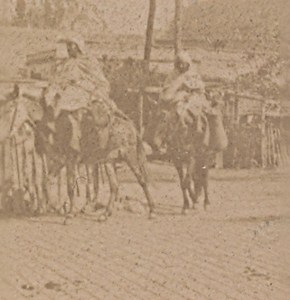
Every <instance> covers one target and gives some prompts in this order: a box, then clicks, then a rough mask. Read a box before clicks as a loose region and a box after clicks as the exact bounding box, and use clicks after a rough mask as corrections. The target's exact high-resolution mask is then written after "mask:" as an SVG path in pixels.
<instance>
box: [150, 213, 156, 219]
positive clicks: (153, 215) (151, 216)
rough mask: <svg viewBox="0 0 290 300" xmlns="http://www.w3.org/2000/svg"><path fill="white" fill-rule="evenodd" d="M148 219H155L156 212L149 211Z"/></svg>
mask: <svg viewBox="0 0 290 300" xmlns="http://www.w3.org/2000/svg"><path fill="white" fill-rule="evenodd" d="M149 219H150V220H154V219H156V214H155V213H154V212H150V213H149Z"/></svg>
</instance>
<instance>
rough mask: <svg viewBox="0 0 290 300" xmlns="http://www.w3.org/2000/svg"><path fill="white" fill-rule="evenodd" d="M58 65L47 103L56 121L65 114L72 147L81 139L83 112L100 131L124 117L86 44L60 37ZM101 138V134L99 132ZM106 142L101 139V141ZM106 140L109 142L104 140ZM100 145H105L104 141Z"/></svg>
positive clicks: (72, 37) (47, 95)
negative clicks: (113, 117)
mask: <svg viewBox="0 0 290 300" xmlns="http://www.w3.org/2000/svg"><path fill="white" fill-rule="evenodd" d="M57 54H58V55H59V57H58V58H59V61H58V63H57V66H56V73H55V76H54V77H53V78H52V80H51V85H50V87H49V89H48V91H47V93H46V103H47V105H48V106H49V105H51V106H52V107H53V109H54V117H55V118H57V117H58V116H59V114H60V113H61V112H66V113H67V115H68V118H69V119H70V122H71V125H72V127H73V140H75V142H72V144H74V145H77V146H73V148H75V149H76V148H79V145H78V144H79V143H78V142H77V141H76V140H77V139H78V137H79V136H80V133H79V131H80V121H81V118H82V111H89V112H91V114H92V117H93V119H94V121H95V125H97V127H99V128H102V127H105V126H106V125H107V124H108V120H109V118H110V116H111V115H112V114H119V115H122V112H120V111H119V110H118V109H117V106H116V105H115V103H114V102H113V100H111V99H110V97H109V92H110V84H109V82H108V80H107V79H106V78H105V76H104V73H103V69H102V66H101V65H100V64H99V62H98V61H97V59H90V58H89V57H88V56H87V55H86V49H85V43H84V41H83V40H82V39H81V38H80V37H77V36H70V35H67V36H65V37H60V38H59V39H58V44H57ZM100 134H101V132H100ZM100 138H101V139H103V138H102V137H100ZM105 139H106V138H105ZM100 144H105V141H104V142H103V143H100Z"/></svg>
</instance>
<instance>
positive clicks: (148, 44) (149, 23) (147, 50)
mask: <svg viewBox="0 0 290 300" xmlns="http://www.w3.org/2000/svg"><path fill="white" fill-rule="evenodd" d="M155 12H156V0H150V7H149V15H148V21H147V30H146V44H145V51H144V60H145V61H147V62H148V63H149V60H150V56H151V48H152V39H153V28H154V19H155Z"/></svg>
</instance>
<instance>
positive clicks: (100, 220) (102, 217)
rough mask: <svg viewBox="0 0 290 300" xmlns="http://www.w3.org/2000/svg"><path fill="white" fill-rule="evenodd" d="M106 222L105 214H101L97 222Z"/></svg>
mask: <svg viewBox="0 0 290 300" xmlns="http://www.w3.org/2000/svg"><path fill="white" fill-rule="evenodd" d="M107 220H108V216H107V214H102V215H100V217H99V218H98V222H106V221H107Z"/></svg>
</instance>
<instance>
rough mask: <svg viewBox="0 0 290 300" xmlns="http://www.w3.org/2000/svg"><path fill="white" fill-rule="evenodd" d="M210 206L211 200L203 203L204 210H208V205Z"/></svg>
mask: <svg viewBox="0 0 290 300" xmlns="http://www.w3.org/2000/svg"><path fill="white" fill-rule="evenodd" d="M208 206H209V202H208V203H205V204H204V205H203V208H204V210H205V211H206V210H207V207H208Z"/></svg>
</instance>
